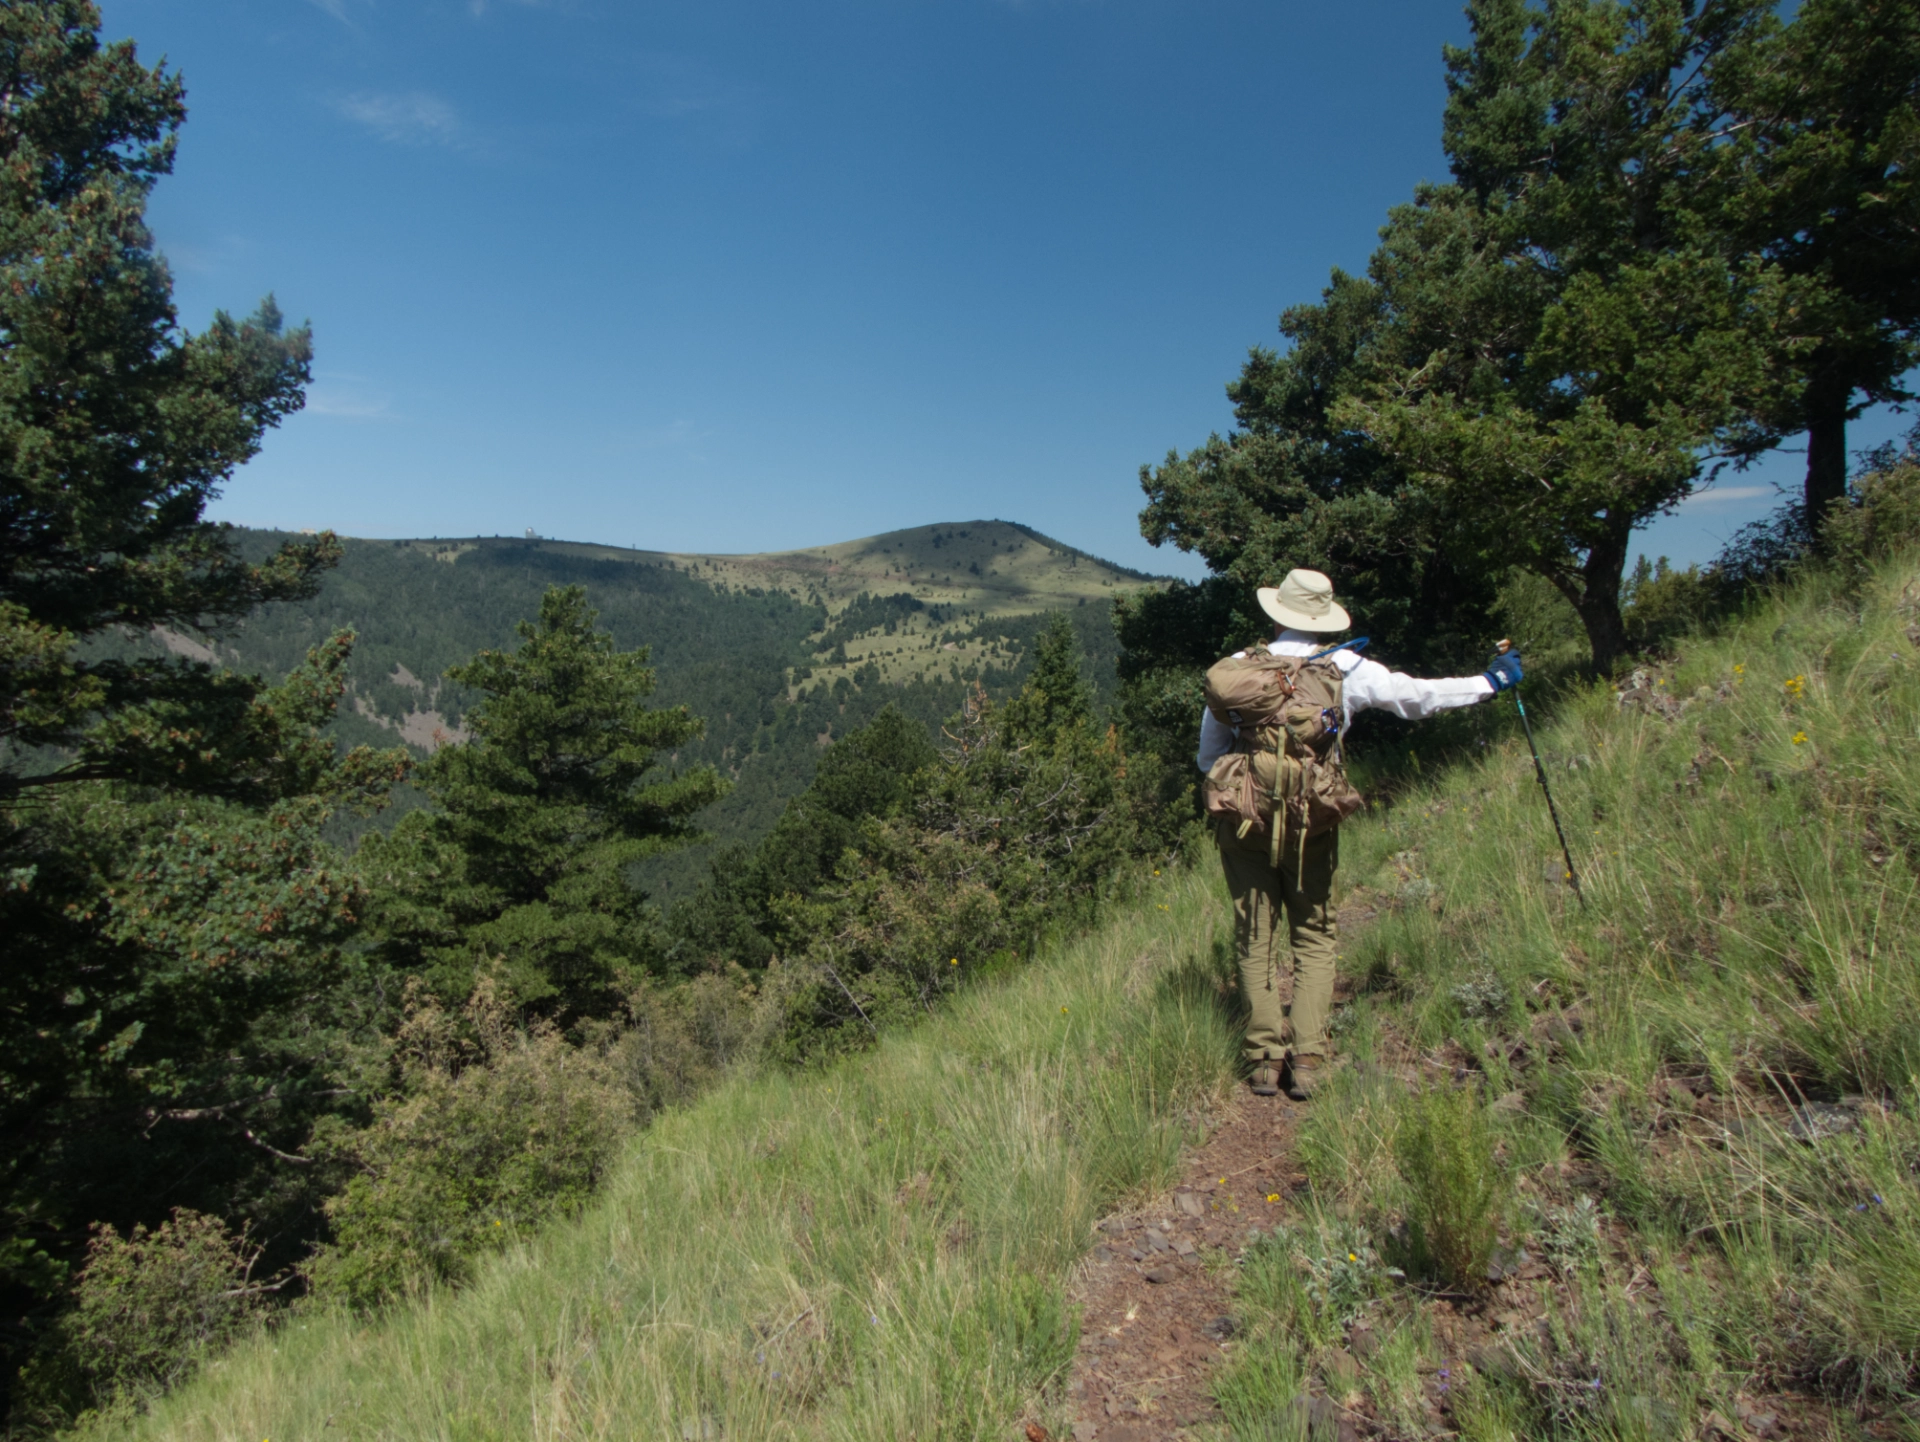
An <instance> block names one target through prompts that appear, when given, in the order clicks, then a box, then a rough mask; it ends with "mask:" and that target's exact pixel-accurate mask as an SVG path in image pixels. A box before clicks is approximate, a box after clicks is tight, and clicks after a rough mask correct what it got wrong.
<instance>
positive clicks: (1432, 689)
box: [1196, 570, 1521, 1101]
mask: <svg viewBox="0 0 1920 1442" xmlns="http://www.w3.org/2000/svg"><path fill="white" fill-rule="evenodd" d="M1258 594H1259V598H1260V609H1261V610H1263V611H1265V612H1266V613H1267V615H1269V616H1271V617H1272V618H1273V621H1274V639H1273V641H1272V642H1271V644H1269V645H1268V646H1267V647H1266V654H1265V655H1259V654H1257V653H1249V652H1247V651H1239V652H1236V653H1235V654H1234V655H1232V656H1230V657H1228V658H1227V659H1226V660H1224V661H1221V662H1219V663H1218V664H1216V665H1215V666H1214V667H1213V669H1212V670H1210V671H1208V673H1207V707H1206V709H1205V710H1204V711H1203V712H1202V713H1201V718H1200V752H1199V755H1198V757H1197V758H1196V759H1197V760H1198V762H1199V765H1200V769H1201V770H1202V771H1203V772H1206V773H1207V781H1206V787H1205V790H1206V796H1207V809H1208V811H1209V812H1210V813H1212V815H1213V817H1214V840H1215V842H1216V843H1217V844H1218V846H1219V848H1220V864H1221V866H1222V867H1223V868H1224V869H1225V871H1226V874H1227V889H1228V890H1229V891H1230V892H1231V893H1232V894H1233V918H1234V950H1235V953H1236V955H1237V957H1238V960H1239V963H1240V985H1241V988H1242V989H1243V990H1244V991H1245V992H1246V995H1247V1004H1248V1008H1249V1011H1250V1015H1249V1017H1248V1020H1247V1040H1246V1048H1245V1054H1246V1057H1247V1060H1248V1061H1250V1062H1251V1063H1252V1064H1253V1074H1252V1077H1251V1085H1252V1088H1253V1091H1254V1094H1255V1095H1256V1096H1273V1095H1275V1094H1276V1093H1278V1092H1279V1091H1280V1089H1281V1087H1282V1085H1283V1084H1284V1085H1285V1087H1286V1092H1287V1095H1288V1096H1290V1097H1292V1098H1293V1099H1294V1100H1295V1101H1305V1100H1306V1099H1307V1098H1308V1097H1310V1096H1311V1095H1312V1094H1313V1088H1314V1076H1315V1073H1316V1071H1318V1070H1319V1068H1320V1067H1322V1066H1323V1065H1324V1064H1325V1060H1326V1055H1327V1038H1326V1028H1327V1011H1328V1008H1329V1006H1330V1005H1331V1003H1332V1001H1333V973H1334V963H1335V958H1336V955H1337V952H1338V932H1337V929H1336V927H1335V925H1334V896H1333V874H1334V871H1335V869H1336V868H1337V867H1338V866H1339V864H1340V826H1339V823H1340V820H1341V819H1342V818H1343V817H1345V816H1348V815H1351V814H1352V813H1353V812H1355V811H1357V810H1359V809H1360V807H1361V805H1362V802H1361V799H1360V795H1359V793H1358V792H1356V791H1354V789H1353V788H1352V786H1351V785H1349V784H1348V782H1347V779H1346V767H1345V762H1344V758H1343V756H1342V754H1341V743H1342V740H1343V739H1344V735H1345V732H1346V729H1347V725H1348V723H1349V722H1350V721H1351V720H1352V718H1353V714H1354V713H1355V712H1356V711H1366V710H1369V709H1374V710H1381V711H1391V712H1392V713H1393V714H1394V715H1396V716H1400V717H1404V718H1405V719H1406V720H1409V721H1417V720H1419V719H1421V718H1422V717H1425V716H1431V715H1433V713H1434V712H1436V711H1445V710H1448V709H1449V708H1451V707H1454V706H1470V705H1472V704H1473V703H1474V702H1476V701H1484V700H1485V699H1486V698H1487V697H1489V696H1492V695H1494V694H1496V693H1497V692H1500V691H1505V690H1507V689H1509V688H1510V687H1512V686H1513V685H1514V684H1515V683H1517V682H1518V681H1519V680H1520V674H1521V673H1520V658H1519V655H1518V653H1517V652H1514V651H1508V652H1506V653H1505V654H1504V655H1502V656H1501V657H1500V658H1499V659H1498V660H1496V661H1495V662H1494V664H1493V668H1492V669H1491V670H1489V671H1487V672H1486V673H1485V674H1484V675H1480V676H1461V677H1454V678H1450V679H1447V680H1439V681H1422V680H1419V679H1417V678H1415V677H1412V676H1406V675H1402V674H1401V673H1400V672H1398V671H1389V670H1388V669H1387V668H1386V667H1385V666H1382V665H1381V664H1380V663H1379V662H1377V661H1368V660H1365V659H1363V658H1362V657H1361V655H1360V649H1361V648H1362V647H1364V646H1365V645H1366V639H1365V638H1364V637H1361V638H1359V639H1357V640H1354V641H1351V642H1345V643H1338V642H1334V641H1333V635H1334V633H1337V632H1340V631H1345V630H1346V629H1347V628H1348V626H1349V625H1351V624H1352V623H1351V622H1350V621H1349V619H1348V617H1347V613H1346V611H1345V610H1343V609H1342V608H1341V607H1340V606H1338V605H1336V604H1335V602H1334V599H1333V583H1332V582H1331V581H1329V580H1328V579H1327V578H1326V577H1325V576H1323V575H1321V574H1320V573H1319V572H1318V571H1304V570H1296V571H1290V572H1288V573H1287V578H1286V579H1285V580H1284V581H1282V582H1281V583H1280V584H1279V585H1278V586H1263V587H1261V588H1260V590H1259V593H1258ZM1275 658H1279V659H1278V660H1277V661H1276V659H1275ZM1216 713H1217V714H1216ZM1242 721H1244V722H1245V723H1246V724H1244V725H1243V724H1240V723H1241V722H1242ZM1276 787H1277V789H1278V790H1279V791H1280V793H1281V800H1280V803H1279V804H1277V805H1276V804H1275V802H1274V799H1273V793H1274V791H1275V789H1276ZM1283 908H1284V909H1285V911H1286V914H1287V930H1288V940H1289V941H1290V943H1291V948H1290V950H1291V960H1290V962H1289V963H1288V964H1287V965H1285V966H1282V965H1280V964H1279V958H1278V957H1277V956H1276V955H1275V951H1276V948H1277V946H1278V938H1277V936H1276V931H1277V921H1278V917H1279V913H1280V911H1281V910H1282V909H1283Z"/></svg>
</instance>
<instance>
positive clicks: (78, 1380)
mask: <svg viewBox="0 0 1920 1442" xmlns="http://www.w3.org/2000/svg"><path fill="white" fill-rule="evenodd" d="M259 1255H260V1253H259V1249H258V1248H256V1247H252V1246H249V1245H248V1243H247V1239H246V1237H245V1236H244V1235H235V1234H234V1233H233V1232H231V1231H229V1230H228V1228H227V1224H226V1223H225V1222H223V1221H221V1220H220V1218H218V1217H211V1216H206V1215H203V1214H202V1213H199V1212H191V1211H188V1210H186V1209H185V1208H176V1209H175V1210H174V1213H173V1215H172V1217H171V1218H170V1219H169V1220H167V1221H164V1222H162V1223H161V1224H160V1225H159V1226H158V1227H155V1228H154V1229H153V1230H152V1231H148V1230H147V1229H146V1228H145V1227H140V1226H136V1227H135V1228H134V1229H133V1232H132V1235H130V1236H127V1237H122V1236H121V1235H120V1234H119V1233H118V1232H116V1231H114V1229H113V1228H112V1227H108V1226H98V1225H97V1226H95V1227H94V1229H93V1240H92V1241H91V1242H90V1243H89V1244H88V1247H87V1260H86V1263H85V1265H84V1266H82V1268H81V1270H80V1274H79V1277H78V1279H77V1280H76V1281H75V1283H74V1286H73V1292H72V1296H73V1305H72V1307H71V1309H70V1310H69V1311H68V1312H67V1313H66V1315H65V1316H64V1317H62V1318H61V1319H60V1322H59V1324H58V1327H57V1329H56V1336H55V1342H54V1345H53V1347H52V1348H51V1349H50V1350H49V1352H48V1354H46V1355H45V1356H44V1357H43V1358H42V1359H41V1360H40V1361H39V1362H38V1363H37V1364H36V1366H35V1367H34V1369H33V1375H32V1376H31V1377H29V1379H28V1386H27V1389H26V1390H27V1391H28V1392H29V1393H30V1394H31V1393H38V1394H39V1395H40V1397H42V1398H43V1399H47V1400H51V1399H52V1398H53V1397H59V1398H60V1399H61V1401H62V1402H64V1404H65V1405H66V1407H68V1408H70V1409H78V1408H80V1407H85V1406H87V1405H89V1404H92V1405H99V1404H102V1403H107V1402H110V1401H112V1400H114V1399H115V1398H121V1399H126V1398H128V1397H130V1396H135V1395H138V1394H141V1393H152V1392H162V1391H165V1390H166V1389H168V1388H170V1387H172V1386H174V1385H176V1384H177V1383H179V1382H180V1381H182V1380H183V1379H184V1378H186V1377H187V1376H188V1375H189V1374H190V1373H192V1372H193V1371H194V1370H195V1369H196V1368H197V1367H199V1365H200V1364H201V1363H202V1362H203V1361H205V1360H206V1359H207V1358H208V1357H209V1356H211V1355H212V1354H213V1353H215V1352H218V1351H219V1350H220V1349H221V1348H223V1347H225V1346H226V1345H227V1344H228V1343H230V1342H231V1341H233V1339H234V1338H235V1337H237V1336H239V1335H240V1334H241V1333H243V1332H245V1331H246V1330H248V1329H249V1328H250V1327H252V1326H253V1325H254V1323H255V1321H256V1319H257V1318H258V1317H259V1315H260V1311H261V1308H262V1305H263V1303H264V1299H265V1296H266V1293H267V1291H268V1289H267V1288H264V1287H259V1286H254V1285H252V1284H251V1273H252V1271H253V1264H254V1262H255V1260H256V1259H257V1258H258V1257H259Z"/></svg>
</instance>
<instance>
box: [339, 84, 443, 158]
mask: <svg viewBox="0 0 1920 1442" xmlns="http://www.w3.org/2000/svg"><path fill="white" fill-rule="evenodd" d="M334 104H335V108H336V109H338V110H339V112H340V113H341V114H342V115H344V116H346V117H347V119H349V120H351V121H354V122H355V123H356V124H359V125H363V126H365V127H366V128H367V129H368V130H371V131H372V132H373V133H374V134H375V135H377V136H379V137H380V138H381V139H382V140H389V141H392V142H394V143H395V144H398V145H452V144H455V143H457V142H458V141H459V139H460V134H461V131H460V116H459V115H458V113H457V112H456V111H455V110H454V108H453V107H452V106H451V105H449V104H447V102H446V101H444V100H442V99H441V98H440V97H439V96H437V95H429V94H428V93H427V92H426V91H424V90H415V91H410V92H408V93H406V94H402V95H373V94H367V93H365V92H361V93H357V94H353V95H346V96H342V97H341V98H340V99H339V100H337V101H335V102H334Z"/></svg>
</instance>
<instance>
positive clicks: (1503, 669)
mask: <svg viewBox="0 0 1920 1442" xmlns="http://www.w3.org/2000/svg"><path fill="white" fill-rule="evenodd" d="M1521 674H1522V673H1521V670H1520V653H1519V652H1518V651H1504V652H1502V653H1501V654H1500V656H1499V657H1498V658H1497V659H1496V660H1495V661H1494V663H1493V665H1491V666H1490V667H1488V668H1487V675H1486V679H1487V684H1488V685H1489V686H1491V687H1493V689H1494V690H1495V691H1511V690H1512V689H1513V688H1514V687H1515V686H1518V685H1519V684H1520V677H1521Z"/></svg>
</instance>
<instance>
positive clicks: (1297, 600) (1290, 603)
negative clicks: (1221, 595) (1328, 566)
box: [1259, 571, 1353, 631]
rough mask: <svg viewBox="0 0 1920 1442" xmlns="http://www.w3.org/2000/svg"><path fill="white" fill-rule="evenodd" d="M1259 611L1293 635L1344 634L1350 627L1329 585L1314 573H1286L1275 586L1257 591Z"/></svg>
mask: <svg viewBox="0 0 1920 1442" xmlns="http://www.w3.org/2000/svg"><path fill="white" fill-rule="evenodd" d="M1259 596H1260V609H1261V610H1263V611H1265V612H1266V613H1267V614H1268V615H1269V616H1271V617H1273V619H1274V620H1276V621H1278V622H1279V623H1280V624H1281V625H1282V626H1288V627H1291V628H1292V629H1293V630H1295V631H1344V630H1346V629H1347V628H1348V627H1349V626H1351V625H1352V624H1353V618H1352V617H1351V616H1349V615H1348V614H1347V613H1346V611H1345V609H1344V608H1342V607H1341V606H1339V605H1337V604H1335V602H1334V599H1333V582H1331V581H1329V580H1328V579H1327V578H1326V577H1325V576H1323V575H1321V574H1320V573H1319V572H1318V571H1289V572H1287V579H1286V580H1284V581H1282V582H1281V583H1280V584H1279V585H1277V586H1262V587H1261V588H1260V590H1259Z"/></svg>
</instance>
